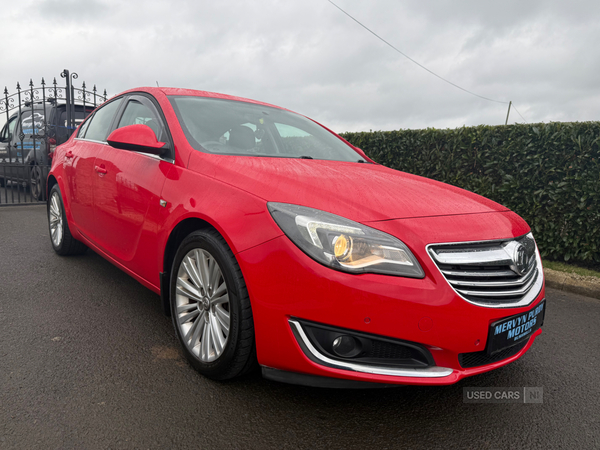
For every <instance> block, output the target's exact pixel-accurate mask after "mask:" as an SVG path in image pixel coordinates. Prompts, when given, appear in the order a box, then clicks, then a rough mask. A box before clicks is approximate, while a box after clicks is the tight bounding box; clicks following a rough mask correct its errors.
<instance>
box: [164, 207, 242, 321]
mask: <svg viewBox="0 0 600 450" xmlns="http://www.w3.org/2000/svg"><path fill="white" fill-rule="evenodd" d="M202 229H212V230H215V231H216V232H217V233H219V234H220V235H221V236H223V238H224V239H225V241H226V242H227V245H228V246H229V248H230V249H231V245H230V243H229V239H227V237H226V236H225V235H224V234H223V233H222V232H221V230H219V229H217V228H216V227H215V226H213V225H212V224H211V223H210V222H207V221H206V220H204V219H201V218H199V217H187V218H185V219H183V220H181V221H180V222H179V223H178V224H177V225H176V226H175V227H174V228H173V230H171V233H170V234H169V237H168V238H167V243H166V245H165V251H164V254H163V268H162V272H161V275H160V299H161V303H162V308H163V312H164V313H165V315H167V316H171V299H170V292H171V290H170V280H171V277H170V273H171V266H172V265H173V261H174V259H175V254H176V253H177V249H178V248H179V245H180V244H181V243H182V242H183V240H184V239H185V238H186V236H188V235H189V234H190V233H192V232H194V231H197V230H202Z"/></svg>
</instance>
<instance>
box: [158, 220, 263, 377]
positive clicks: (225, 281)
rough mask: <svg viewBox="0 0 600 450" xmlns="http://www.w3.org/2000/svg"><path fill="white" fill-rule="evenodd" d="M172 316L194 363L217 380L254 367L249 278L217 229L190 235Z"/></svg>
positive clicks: (174, 284)
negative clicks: (244, 274) (244, 275)
mask: <svg viewBox="0 0 600 450" xmlns="http://www.w3.org/2000/svg"><path fill="white" fill-rule="evenodd" d="M170 285H171V286H170V287H171V297H170V298H171V312H172V317H173V323H174V325H175V330H176V333H177V337H178V338H179V340H180V342H181V345H182V347H183V350H184V353H185V355H186V357H187V359H188V361H189V362H190V364H191V365H192V366H193V367H194V368H195V369H196V370H198V372H200V373H202V374H203V375H206V376H208V377H209V378H213V379H216V380H225V379H229V378H234V377H237V376H240V375H242V374H244V373H246V372H247V371H249V370H250V369H251V368H253V367H254V365H255V361H256V351H255V347H254V323H253V320H252V309H251V307H250V299H249V297H248V291H247V290H246V284H245V282H244V278H243V276H242V273H241V271H240V268H239V266H238V264H237V261H236V259H235V257H234V256H233V254H232V252H231V250H230V249H229V247H228V246H227V243H226V242H225V240H224V239H223V237H222V236H221V235H220V234H218V233H217V232H216V231H214V230H199V231H195V232H193V233H191V234H190V235H188V236H187V237H186V238H185V239H184V240H183V242H182V243H181V245H180V246H179V249H178V250H177V254H176V255H175V260H174V261H173V267H172V270H171V283H170Z"/></svg>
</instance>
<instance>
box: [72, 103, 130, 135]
mask: <svg viewBox="0 0 600 450" xmlns="http://www.w3.org/2000/svg"><path fill="white" fill-rule="evenodd" d="M121 100H122V99H120V98H118V99H116V100H113V101H112V102H110V103H108V104H106V105H104V106H102V107H101V108H100V109H99V110H98V111H96V112H95V113H94V115H93V117H92V118H91V120H89V121H88V122H89V125H87V129H86V130H84V131H85V134H81V133H79V134H78V135H77V136H78V137H83V138H85V139H89V140H91V141H99V142H106V138H107V137H108V133H109V132H110V131H111V130H110V126H111V125H112V121H113V118H114V117H115V114H116V113H117V110H118V109H119V106H120V105H121ZM82 128H83V127H82Z"/></svg>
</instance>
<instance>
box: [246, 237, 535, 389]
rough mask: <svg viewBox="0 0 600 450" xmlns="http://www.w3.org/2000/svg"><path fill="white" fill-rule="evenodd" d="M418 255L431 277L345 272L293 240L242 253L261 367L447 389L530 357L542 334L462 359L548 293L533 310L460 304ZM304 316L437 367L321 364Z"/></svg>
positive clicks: (427, 261) (265, 244) (273, 243)
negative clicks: (402, 349) (511, 348)
mask: <svg viewBox="0 0 600 450" xmlns="http://www.w3.org/2000/svg"><path fill="white" fill-rule="evenodd" d="M423 248H424V246H423ZM411 250H413V249H411ZM414 253H415V255H416V256H417V258H418V259H419V261H420V262H421V265H422V266H423V269H424V270H425V272H426V276H425V278H424V279H411V278H402V277H392V276H385V275H375V274H363V275H353V274H348V273H343V272H338V271H335V270H332V269H329V268H327V267H324V266H322V265H321V264H319V263H317V262H315V261H314V260H312V259H311V258H309V257H308V256H306V255H305V254H304V253H303V252H302V251H301V250H299V249H298V248H297V247H296V246H295V245H294V244H293V243H292V242H291V241H290V240H289V239H288V238H287V237H286V236H280V237H278V238H276V239H273V240H271V241H268V242H266V243H264V244H262V245H259V246H257V247H254V248H252V249H249V250H246V251H244V252H241V253H239V254H237V255H236V257H237V259H238V262H239V264H240V267H241V269H242V273H243V274H244V278H245V280H246V284H247V287H248V291H249V294H250V298H251V302H252V310H253V315H254V322H255V335H256V347H257V356H258V362H259V364H260V365H261V366H263V367H266V368H269V369H278V370H279V371H284V372H291V373H297V374H305V375H311V376H317V377H332V378H336V379H340V380H354V381H362V382H371V383H383V384H422V385H445V384H452V383H456V382H457V381H459V380H460V379H462V378H464V377H467V376H471V375H476V374H479V373H482V372H487V371H489V370H493V369H495V368H498V367H501V366H503V365H506V364H508V363H510V362H512V361H514V360H516V359H518V358H520V357H521V356H522V355H523V354H524V353H526V352H527V350H528V349H529V348H530V347H531V345H532V343H533V341H534V340H535V338H536V337H537V336H538V335H539V334H540V333H541V329H539V330H537V331H536V332H535V333H533V335H532V336H531V337H530V338H529V339H528V341H527V342H526V343H524V344H523V346H522V347H521V348H520V349H517V350H518V352H517V353H515V354H512V355H510V356H508V357H506V358H505V359H502V360H500V361H494V362H491V363H489V364H485V365H482V366H477V367H469V368H465V367H462V366H461V364H460V362H459V355H461V354H465V353H475V352H482V351H483V350H484V349H485V348H486V343H487V338H488V331H489V326H490V324H491V323H493V322H495V321H497V320H499V319H501V318H504V317H507V316H511V315H514V314H519V313H523V312H525V311H527V310H528V309H530V308H532V307H533V306H535V305H536V304H539V302H540V301H541V300H542V299H543V298H544V288H543V287H542V289H541V291H540V293H539V294H538V296H537V297H536V299H535V300H534V301H533V302H532V303H530V304H529V305H526V306H523V307H520V308H502V309H500V308H484V307H481V306H477V305H473V304H470V303H468V302H466V301H465V300H464V299H462V298H460V297H459V296H458V295H457V294H456V293H455V292H454V291H453V289H452V288H451V287H450V286H449V285H448V283H447V282H446V281H445V279H444V278H443V276H442V275H441V274H440V272H439V271H438V269H437V268H436V267H435V266H434V265H433V262H432V261H431V260H430V259H429V260H428V259H427V258H426V257H425V258H424V257H422V255H420V253H419V252H418V251H416V252H414ZM297 318H299V319H303V320H307V321H312V322H316V323H321V324H327V325H330V326H332V327H339V328H343V329H348V330H355V331H357V332H360V333H367V334H372V335H379V336H385V337H389V338H392V339H398V340H404V341H410V342H414V343H417V344H420V345H422V346H423V347H424V348H426V349H427V350H428V351H429V352H430V354H431V356H432V358H433V361H434V364H435V365H434V366H430V367H427V368H418V369H412V368H391V369H390V368H389V367H377V366H372V365H371V366H367V367H365V366H364V365H363V366H360V365H359V366H358V367H357V366H356V365H352V364H346V365H340V364H335V363H333V364H332V363H331V362H330V361H319V356H316V355H315V354H314V353H313V352H311V350H310V346H308V345H306V342H307V340H305V339H303V337H302V327H301V326H299V323H298V321H297V320H296V319H297ZM316 353H319V352H318V351H317V352H316Z"/></svg>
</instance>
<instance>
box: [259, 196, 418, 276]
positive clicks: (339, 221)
mask: <svg viewBox="0 0 600 450" xmlns="http://www.w3.org/2000/svg"><path fill="white" fill-rule="evenodd" d="M267 207H268V208H269V212H270V213H271V216H273V219H274V220H275V222H277V225H279V227H280V228H281V229H282V230H283V232H284V233H285V234H286V235H287V237H289V238H290V239H291V240H292V242H293V243H294V244H296V245H297V246H298V247H299V248H300V250H302V251H303V252H304V253H306V254H307V255H309V256H310V257H311V258H313V259H315V260H316V261H318V262H320V263H321V264H324V265H326V266H328V267H331V268H332V269H336V270H341V271H344V272H350V273H381V274H386V275H397V276H402V277H410V278H423V277H424V276H425V273H424V272H423V269H422V268H421V266H420V265H419V262H418V261H417V259H416V258H415V257H414V255H413V254H412V252H411V251H410V250H409V249H408V247H407V246H406V245H405V244H404V243H403V242H402V241H400V240H399V239H397V238H395V237H393V236H391V235H389V234H387V233H384V232H382V231H379V230H375V229H374V228H370V227H367V226H365V225H362V224H360V223H358V222H354V221H352V220H349V219H345V218H343V217H340V216H336V215H335V214H331V213H328V212H325V211H320V210H318V209H313V208H307V207H305V206H298V205H290V204H287V203H271V202H270V203H267Z"/></svg>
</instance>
